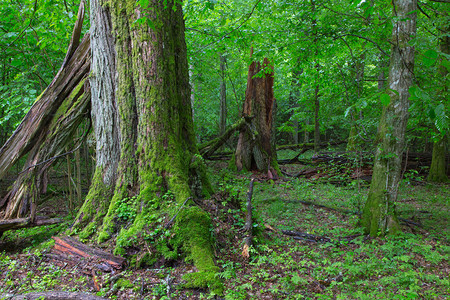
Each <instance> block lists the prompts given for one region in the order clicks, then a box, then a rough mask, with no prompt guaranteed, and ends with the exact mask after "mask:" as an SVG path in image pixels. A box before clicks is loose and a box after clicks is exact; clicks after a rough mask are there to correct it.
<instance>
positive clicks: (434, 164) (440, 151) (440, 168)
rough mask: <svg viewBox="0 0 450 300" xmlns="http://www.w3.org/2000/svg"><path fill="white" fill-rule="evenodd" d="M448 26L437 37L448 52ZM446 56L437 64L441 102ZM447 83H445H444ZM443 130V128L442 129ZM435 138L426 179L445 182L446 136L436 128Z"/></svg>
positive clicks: (444, 97)
mask: <svg viewBox="0 0 450 300" xmlns="http://www.w3.org/2000/svg"><path fill="white" fill-rule="evenodd" d="M449 28H450V26H448V24H447V26H445V27H444V29H443V30H441V34H442V36H441V37H440V39H439V48H440V50H441V52H442V53H445V54H447V57H448V55H449V54H450V37H449ZM447 57H445V56H443V57H442V61H441V63H440V66H439V70H438V72H439V77H440V78H442V79H443V80H444V85H443V87H442V89H441V91H440V95H439V96H440V98H441V99H440V100H441V101H442V103H445V101H448V85H447V84H448V81H447V75H448V70H447V67H446V66H445V65H444V62H446V63H447V65H448V59H447ZM445 83H447V84H445ZM444 130H445V129H444ZM435 131H436V138H435V141H434V142H433V156H432V159H431V166H430V172H429V173H428V177H427V180H428V181H431V182H447V181H448V177H447V170H446V167H447V164H446V161H445V157H446V151H447V149H446V146H447V143H446V141H447V137H446V132H445V131H444V132H439V130H438V129H437V128H436V130H435Z"/></svg>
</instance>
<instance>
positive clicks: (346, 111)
mask: <svg viewBox="0 0 450 300" xmlns="http://www.w3.org/2000/svg"><path fill="white" fill-rule="evenodd" d="M352 108H353V105H351V106H349V107H347V109H346V110H345V113H344V116H345V117H347V116H348V114H349V113H350V110H351V109H352Z"/></svg>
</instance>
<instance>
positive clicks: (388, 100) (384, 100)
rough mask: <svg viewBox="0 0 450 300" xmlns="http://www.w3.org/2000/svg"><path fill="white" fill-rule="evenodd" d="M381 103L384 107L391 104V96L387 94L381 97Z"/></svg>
mask: <svg viewBox="0 0 450 300" xmlns="http://www.w3.org/2000/svg"><path fill="white" fill-rule="evenodd" d="M380 101H381V103H382V104H383V105H384V106H388V105H389V103H391V96H389V94H387V93H383V94H381V96H380Z"/></svg>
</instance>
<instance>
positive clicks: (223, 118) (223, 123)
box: [219, 55, 227, 135]
mask: <svg viewBox="0 0 450 300" xmlns="http://www.w3.org/2000/svg"><path fill="white" fill-rule="evenodd" d="M225 68H226V57H225V56H223V55H221V56H220V75H221V81H220V116H219V135H222V134H224V133H225V130H226V128H227V85H226V80H227V79H226V74H225Z"/></svg>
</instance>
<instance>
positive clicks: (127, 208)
mask: <svg viewBox="0 0 450 300" xmlns="http://www.w3.org/2000/svg"><path fill="white" fill-rule="evenodd" d="M136 200H137V196H133V197H131V198H128V197H127V198H123V199H120V200H119V201H118V205H117V217H118V218H119V219H120V220H121V221H123V222H132V221H134V218H136V209H135V207H134V203H136Z"/></svg>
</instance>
